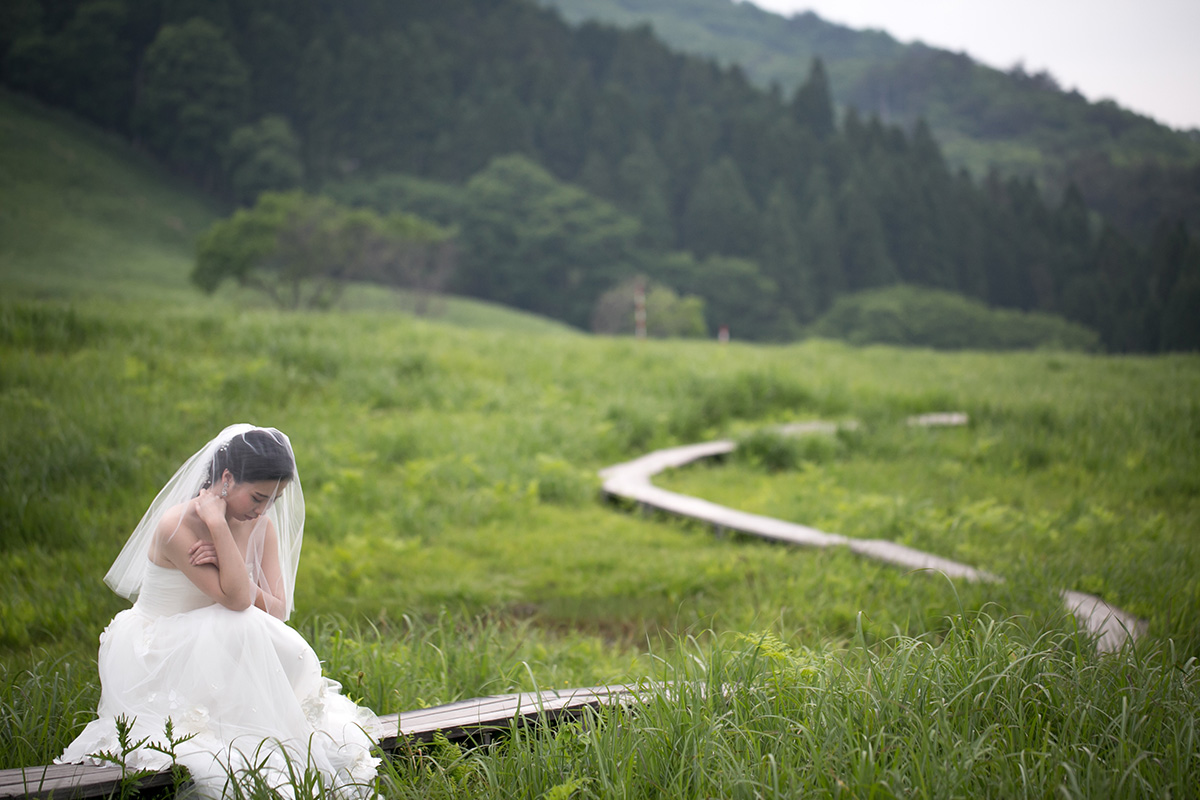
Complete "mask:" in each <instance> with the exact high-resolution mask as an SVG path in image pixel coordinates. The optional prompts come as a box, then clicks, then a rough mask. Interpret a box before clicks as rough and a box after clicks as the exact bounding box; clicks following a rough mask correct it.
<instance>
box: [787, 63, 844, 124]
mask: <svg viewBox="0 0 1200 800" xmlns="http://www.w3.org/2000/svg"><path fill="white" fill-rule="evenodd" d="M792 117H793V119H795V120H796V122H797V123H799V125H800V126H801V127H802V128H806V129H807V130H809V131H811V132H812V133H813V135H814V136H816V137H817V138H818V139H820V140H821V141H824V140H826V139H828V138H829V137H830V136H832V135H833V134H834V131H835V130H836V127H837V125H836V122H835V120H834V114H833V97H832V96H831V94H830V91H829V77H828V76H827V75H826V74H825V65H824V64H823V63H822V62H821V59H819V58H814V59H813V61H812V67H811V68H810V69H809V73H808V81H807V82H805V84H804V85H803V86H801V87H800V88H798V89H797V90H796V94H795V95H794V96H793V97H792Z"/></svg>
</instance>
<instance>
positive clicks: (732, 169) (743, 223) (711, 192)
mask: <svg viewBox="0 0 1200 800" xmlns="http://www.w3.org/2000/svg"><path fill="white" fill-rule="evenodd" d="M682 228H683V246H684V247H685V248H686V249H688V250H690V251H692V252H693V253H695V254H696V255H698V256H707V255H712V254H715V253H720V254H722V255H730V256H749V255H751V254H752V253H754V251H755V242H756V240H757V238H758V220H757V210H756V209H755V207H754V201H753V200H752V199H751V198H750V194H749V193H748V192H747V191H746V186H745V184H744V183H743V182H742V176H741V173H740V172H739V171H738V168H737V165H736V164H734V163H733V159H731V158H729V157H728V156H726V157H724V158H721V159H719V160H718V161H717V162H716V163H714V164H712V165H710V166H709V167H708V168H707V169H705V170H704V172H702V173H701V174H700V178H699V179H698V180H697V181H696V185H695V186H694V187H693V188H692V192H691V195H690V196H689V197H688V204H687V208H686V209H685V211H684V215H683V221H682Z"/></svg>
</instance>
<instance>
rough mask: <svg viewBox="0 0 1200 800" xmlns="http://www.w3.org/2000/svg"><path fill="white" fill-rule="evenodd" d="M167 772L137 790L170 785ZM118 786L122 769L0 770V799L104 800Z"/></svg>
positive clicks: (141, 783)
mask: <svg viewBox="0 0 1200 800" xmlns="http://www.w3.org/2000/svg"><path fill="white" fill-rule="evenodd" d="M173 783H174V777H173V776H172V775H171V773H170V772H156V773H152V774H150V775H147V776H145V777H143V778H141V779H139V780H138V782H137V786H138V788H139V789H157V788H163V787H167V786H171V785H172V784H173ZM120 786H121V770H120V769H118V768H117V767H113V766H105V767H98V766H94V765H90V764H51V765H48V766H44V767H23V768H18V769H6V770H2V771H0V797H31V798H37V797H50V796H51V795H53V796H54V797H55V798H86V797H107V796H109V795H112V794H114V793H116V792H117V791H118V790H119V788H120Z"/></svg>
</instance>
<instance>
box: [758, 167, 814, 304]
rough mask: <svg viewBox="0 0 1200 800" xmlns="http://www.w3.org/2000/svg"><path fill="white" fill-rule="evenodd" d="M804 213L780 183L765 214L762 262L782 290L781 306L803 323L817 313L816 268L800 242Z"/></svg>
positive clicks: (760, 257) (759, 253)
mask: <svg viewBox="0 0 1200 800" xmlns="http://www.w3.org/2000/svg"><path fill="white" fill-rule="evenodd" d="M799 226H800V210H799V208H797V206H796V201H795V199H793V198H792V195H791V192H789V191H788V190H787V187H786V186H784V184H783V182H782V181H776V183H775V188H774V189H773V190H772V191H771V196H770V197H769V198H768V199H767V206H766V209H765V210H764V211H763V215H762V233H761V234H760V236H759V250H758V262H759V264H760V265H761V266H762V270H763V273H764V274H765V275H766V276H767V277H768V278H770V279H771V280H773V281H774V282H775V284H776V286H778V287H779V295H780V299H781V304H782V305H783V306H784V307H785V308H788V309H790V310H791V311H792V313H793V314H794V315H795V316H796V318H797V319H799V320H800V321H801V322H808V321H809V320H811V319H812V318H813V316H814V315H815V312H816V300H817V298H816V296H815V294H814V287H813V271H812V265H811V264H810V263H808V262H807V260H806V259H805V257H804V247H803V245H802V243H801V241H800V234H799Z"/></svg>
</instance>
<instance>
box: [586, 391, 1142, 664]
mask: <svg viewBox="0 0 1200 800" xmlns="http://www.w3.org/2000/svg"><path fill="white" fill-rule="evenodd" d="M908 423H909V424H910V425H916V426H925V427H929V426H945V425H965V424H966V423H967V416H966V414H962V413H957V412H955V413H944V414H926V415H922V416H919V417H911V418H910V419H909V420H908ZM849 426H851V427H852V426H853V423H850V424H849ZM837 429H838V425H837V424H835V423H832V422H804V423H796V424H792V425H785V426H783V427H782V428H780V431H781V432H782V433H785V434H789V435H805V434H832V433H836V432H837ZM736 447H737V444H736V443H735V442H733V441H730V440H725V439H723V440H719V441H715V442H703V443H700V444H690V445H684V446H683V447H672V448H669V449H667V450H656V451H654V452H653V453H649V454H647V455H644V456H642V457H641V458H637V459H634V460H633V461H627V462H625V463H623V464H616V465H614V466H611V467H608V468H606V469H604V470H601V472H600V477H601V478H603V479H604V485H603V490H604V493H605V494H606V495H608V496H609V497H617V498H622V499H625V500H631V501H633V502H635V503H637V504H638V505H639V506H640V507H642V508H644V509H652V510H656V511H662V512H665V513H668V514H674V515H677V516H680V517H687V518H690V519H694V520H698V521H700V522H704V523H707V524H709V525H712V526H713V528H714V530H716V531H718V532H720V531H723V530H726V529H728V530H734V531H738V532H740V533H746V534H750V535H752V536H758V537H761V538H763V539H769V540H772V541H778V542H786V543H788V544H794V545H801V546H805V547H848V548H849V549H850V550H852V551H853V552H855V553H858V554H859V555H862V556H866V557H867V558H873V559H876V560H878V561H883V562H886V563H889V564H895V565H896V566H900V567H905V568H907V569H914V570H917V569H928V570H936V571H937V572H941V573H943V574H945V575H947V576H949V577H951V578H962V579H964V580H968V581H972V582H986V583H999V582H1001V581H1002V580H1003V578H1000V577H999V576H996V575H993V574H991V573H989V572H984V571H983V570H979V569H976V568H974V567H971V566H968V565H966V564H960V563H959V562H957V561H951V560H950V559H948V558H942V557H941V556H936V555H932V554H930V553H926V552H923V551H921V550H915V549H913V548H911V547H905V546H904V545H900V544H896V543H895V542H889V541H886V540H884V539H854V538H851V537H848V536H842V535H841V534H837V533H826V532H825V531H821V530H817V529H816V528H811V527H809V526H807V525H798V524H796V523H793V522H785V521H784V520H780V519H775V518H773V517H764V516H760V515H758V514H750V513H747V512H745V511H737V510H735V509H732V508H728V507H727V506H722V505H717V504H716V503H710V502H709V501H707V500H702V499H700V498H698V497H689V496H688V495H684V494H678V493H676V492H669V491H667V490H666V489H660V488H658V487H657V486H655V485H654V484H653V483H651V481H650V479H651V478H652V477H654V476H655V475H657V474H658V473H660V472H662V471H663V470H666V469H673V468H675V467H682V466H684V465H685V464H690V463H692V462H693V461H699V460H700V459H703V458H713V457H715V456H721V455H725V454H727V453H731V452H733V450H734V449H735V448H736ZM1059 596H1060V597H1061V598H1062V601H1063V605H1064V606H1065V607H1066V609H1067V611H1068V612H1070V613H1071V614H1073V615H1074V616H1075V618H1076V619H1077V620H1078V621H1079V622H1080V623H1081V624H1082V625H1083V626H1084V627H1086V628H1087V630H1088V631H1089V632H1090V633H1092V634H1093V635H1094V636H1095V637H1096V647H1097V649H1099V650H1101V651H1103V652H1112V651H1116V650H1119V649H1121V647H1122V646H1123V645H1124V644H1125V642H1126V641H1127V640H1130V639H1136V638H1137V637H1139V636H1141V635H1143V634H1144V633H1145V632H1146V623H1145V622H1144V621H1143V620H1140V619H1138V618H1137V617H1135V616H1133V615H1132V614H1129V613H1127V612H1125V611H1122V610H1121V609H1119V608H1117V607H1115V606H1111V605H1109V604H1108V603H1106V602H1104V601H1103V600H1101V599H1100V598H1099V597H1096V596H1095V595H1090V594H1084V593H1083V592H1073V591H1068V590H1063V591H1061V592H1059Z"/></svg>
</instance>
